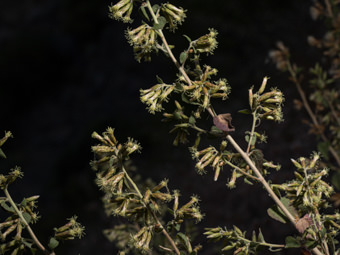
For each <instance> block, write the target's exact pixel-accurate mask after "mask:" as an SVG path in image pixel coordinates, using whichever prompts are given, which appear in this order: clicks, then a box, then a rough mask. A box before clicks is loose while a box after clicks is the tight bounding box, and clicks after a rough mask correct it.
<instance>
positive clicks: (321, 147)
mask: <svg viewBox="0 0 340 255" xmlns="http://www.w3.org/2000/svg"><path fill="white" fill-rule="evenodd" d="M317 147H318V151H319V152H320V153H321V154H322V156H323V157H324V158H325V159H326V160H329V155H328V148H329V143H328V142H320V143H318V146H317Z"/></svg>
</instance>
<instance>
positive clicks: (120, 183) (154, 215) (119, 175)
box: [91, 128, 203, 252]
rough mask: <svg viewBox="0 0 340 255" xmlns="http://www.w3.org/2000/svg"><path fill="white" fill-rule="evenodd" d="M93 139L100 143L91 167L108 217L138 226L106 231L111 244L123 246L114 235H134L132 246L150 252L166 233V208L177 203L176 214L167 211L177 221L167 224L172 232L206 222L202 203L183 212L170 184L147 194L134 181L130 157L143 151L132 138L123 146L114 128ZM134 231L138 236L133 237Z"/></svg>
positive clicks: (190, 204) (148, 188)
mask: <svg viewBox="0 0 340 255" xmlns="http://www.w3.org/2000/svg"><path fill="white" fill-rule="evenodd" d="M92 137H93V138H95V139H97V140H98V141H99V142H100V144H98V145H95V146H92V150H93V152H94V153H95V156H96V159H95V160H94V161H92V162H91V165H92V167H93V169H94V170H95V171H97V179H96V183H97V185H98V186H99V188H100V189H101V190H103V191H104V193H105V194H104V197H103V203H104V208H105V211H106V213H107V215H115V216H118V215H119V216H122V217H125V218H127V219H129V220H130V221H132V222H135V223H134V224H132V223H131V225H129V224H128V225H126V227H124V228H122V227H120V228H119V229H112V230H106V235H107V236H108V238H110V240H113V241H118V242H122V241H121V239H120V238H118V236H117V233H116V232H114V231H118V232H120V233H122V234H123V235H125V234H126V233H127V231H130V233H129V234H128V235H129V236H131V238H130V243H131V244H133V247H134V248H135V249H137V250H139V251H142V252H147V251H149V249H150V247H149V245H150V242H151V239H153V236H154V235H155V233H159V232H164V231H165V230H164V227H163V226H162V225H161V223H160V220H158V217H159V216H163V215H164V214H165V213H166V212H167V210H166V208H167V206H166V204H168V203H169V202H171V201H173V200H174V206H173V210H170V209H169V208H167V209H168V211H170V212H171V214H172V216H173V220H172V221H170V222H169V223H168V224H167V226H168V227H169V228H174V230H176V228H175V225H176V226H177V230H176V231H178V228H179V226H180V224H181V223H183V221H184V219H193V220H196V221H199V220H201V219H202V217H203V216H202V214H201V213H200V211H199V208H198V205H197V204H198V199H197V198H196V197H193V198H192V199H191V201H190V202H188V203H187V204H185V205H184V206H182V207H180V208H179V192H178V191H174V192H173V194H171V192H170V190H169V188H168V180H163V181H161V182H160V183H159V184H157V185H155V184H153V183H152V184H150V185H147V186H145V187H143V191H142V190H141V189H140V188H139V185H137V184H136V183H135V182H134V181H133V179H132V178H131V177H130V173H129V172H130V171H128V170H129V169H128V165H127V162H128V161H127V160H128V159H129V155H130V154H132V153H134V152H136V151H139V150H140V148H141V147H140V145H139V144H138V143H137V142H135V141H134V140H133V139H131V138H129V139H128V141H127V142H126V143H124V144H120V143H119V142H118V141H117V139H116V138H115V136H114V129H112V128H108V129H107V131H106V132H104V133H103V134H102V135H99V134H98V133H96V132H94V133H93V134H92ZM131 231H132V232H135V234H132V235H131ZM126 244H127V243H125V245H126ZM121 246H124V244H122V245H121ZM190 247H191V246H190ZM122 248H123V247H122ZM123 250H124V251H126V250H128V249H127V248H124V249H123Z"/></svg>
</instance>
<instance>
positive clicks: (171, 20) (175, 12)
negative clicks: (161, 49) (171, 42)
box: [161, 3, 186, 31]
mask: <svg viewBox="0 0 340 255" xmlns="http://www.w3.org/2000/svg"><path fill="white" fill-rule="evenodd" d="M161 12H162V15H163V16H164V17H165V18H166V20H167V22H168V24H169V29H170V31H175V29H176V28H177V27H178V25H182V23H183V21H184V19H185V18H186V14H185V12H186V11H185V10H184V9H183V8H182V7H176V6H174V5H173V4H170V3H165V4H162V6H161Z"/></svg>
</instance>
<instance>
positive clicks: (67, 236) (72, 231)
mask: <svg viewBox="0 0 340 255" xmlns="http://www.w3.org/2000/svg"><path fill="white" fill-rule="evenodd" d="M84 229H85V228H84V227H83V226H82V225H81V224H80V223H79V222H77V216H73V217H72V218H70V219H68V222H67V223H66V224H65V225H63V226H62V227H59V228H54V232H55V233H54V238H55V239H56V240H73V239H74V238H81V237H82V236H83V235H84V234H85V233H84Z"/></svg>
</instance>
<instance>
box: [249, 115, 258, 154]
mask: <svg viewBox="0 0 340 255" xmlns="http://www.w3.org/2000/svg"><path fill="white" fill-rule="evenodd" d="M252 115H253V124H252V126H251V132H250V137H249V141H248V147H247V154H248V155H249V150H250V146H251V141H252V140H253V136H254V132H255V126H256V111H255V112H253V113H252Z"/></svg>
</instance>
